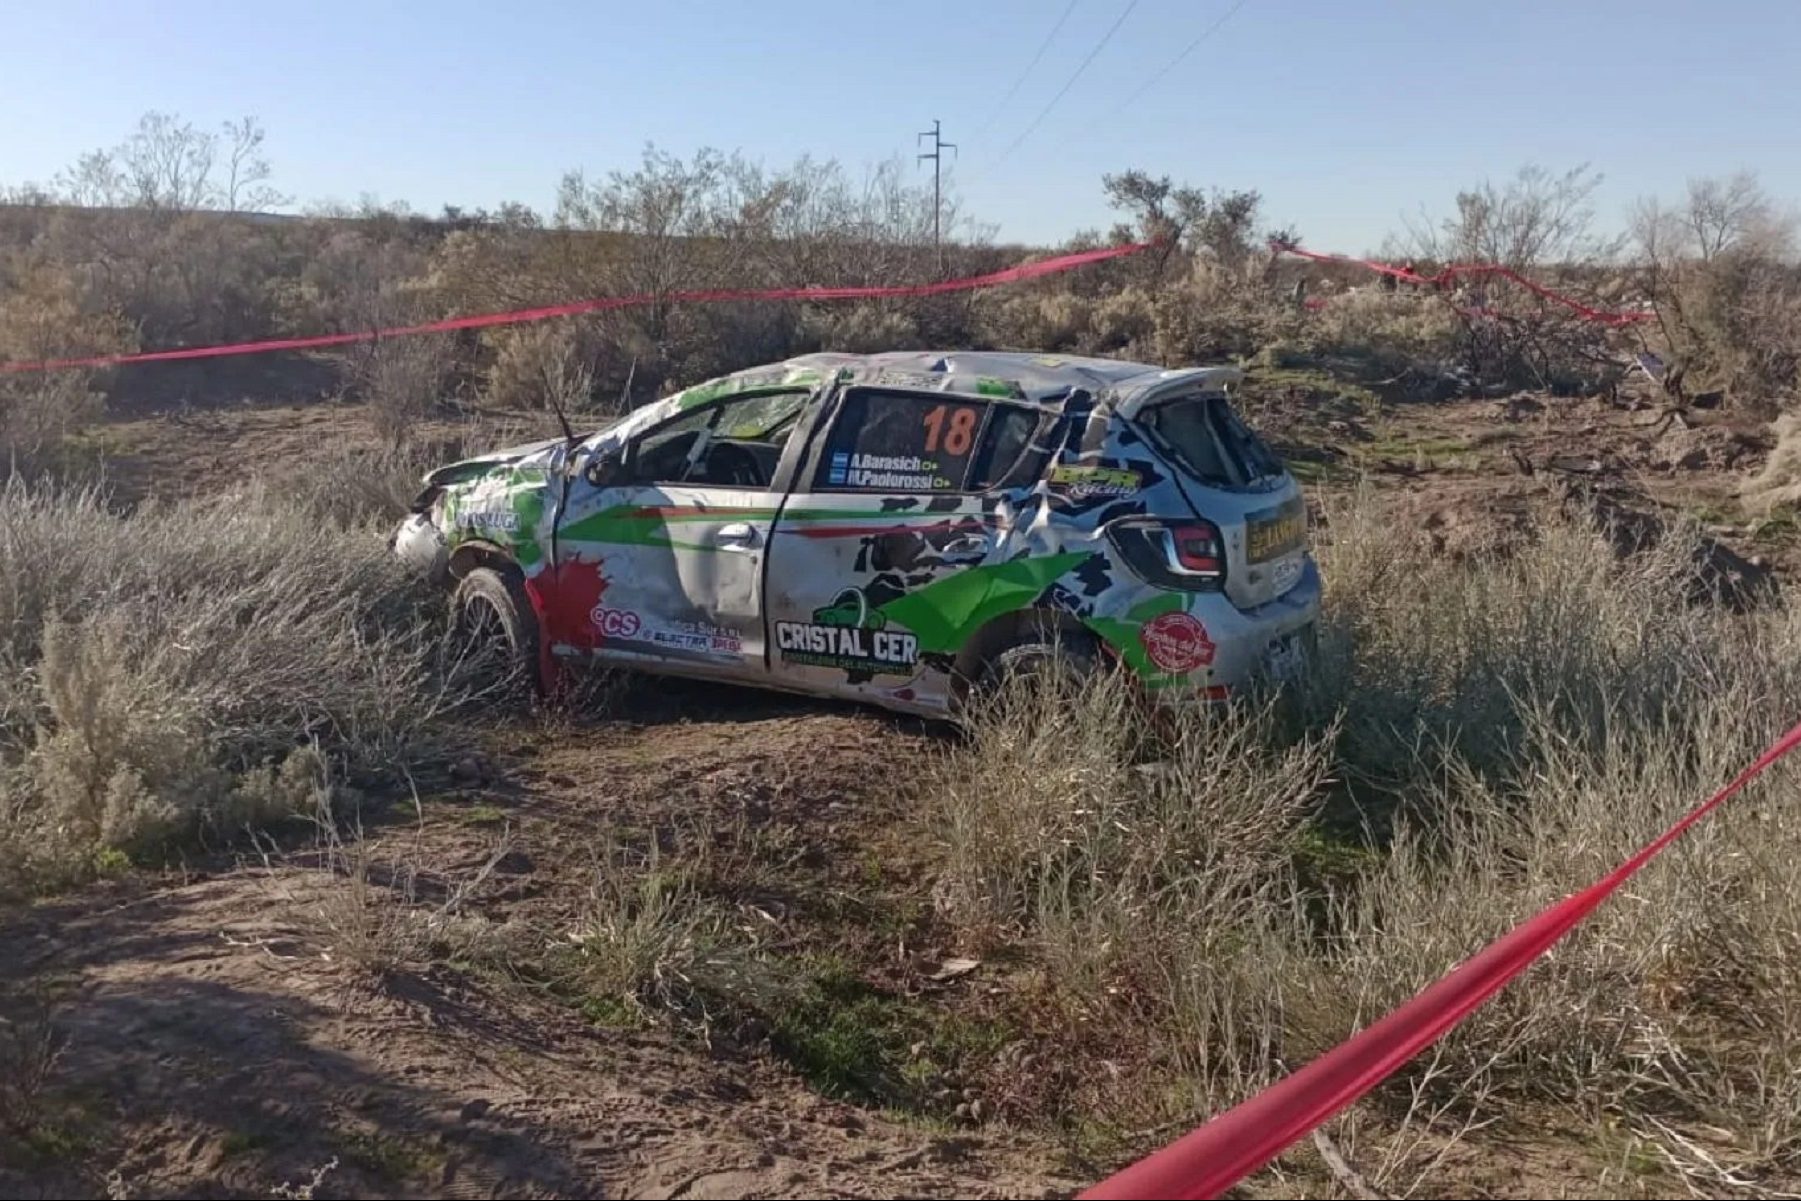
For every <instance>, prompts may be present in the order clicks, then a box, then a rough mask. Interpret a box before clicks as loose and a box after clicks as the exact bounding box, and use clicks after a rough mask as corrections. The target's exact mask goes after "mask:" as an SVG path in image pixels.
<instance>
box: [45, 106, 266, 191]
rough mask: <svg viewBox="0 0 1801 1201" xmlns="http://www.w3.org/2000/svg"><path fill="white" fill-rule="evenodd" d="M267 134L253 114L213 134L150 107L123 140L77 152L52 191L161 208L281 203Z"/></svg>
mask: <svg viewBox="0 0 1801 1201" xmlns="http://www.w3.org/2000/svg"><path fill="white" fill-rule="evenodd" d="M264 136H265V133H264V130H263V127H262V124H261V123H260V122H258V121H257V119H256V118H254V117H244V118H242V119H240V120H237V121H227V122H225V124H224V125H223V126H222V127H221V132H220V133H216V134H215V133H209V132H207V131H206V130H203V129H200V128H199V127H197V126H196V125H194V124H193V123H192V122H191V121H185V120H183V119H182V118H180V117H178V116H176V115H174V114H172V113H162V112H154V111H153V112H148V113H145V114H144V115H143V117H142V118H140V119H139V121H138V127H137V129H135V130H133V131H132V134H131V136H130V137H128V138H126V139H125V140H124V141H123V142H121V143H120V144H119V145H117V146H115V147H113V148H112V149H110V150H93V151H89V152H88V153H87V154H84V155H82V156H81V158H79V159H77V160H76V162H75V165H74V166H73V167H71V168H69V169H68V170H67V171H64V172H62V173H61V174H60V175H58V176H57V177H56V181H55V188H54V190H55V192H56V193H58V194H59V195H60V196H61V198H63V199H64V200H66V201H67V202H68V203H71V204H77V205H82V206H86V207H92V208H137V209H144V210H146V211H150V212H158V213H177V214H179V213H191V212H196V211H198V210H202V209H220V208H223V209H225V210H226V211H229V212H237V211H240V210H241V209H242V208H245V207H252V208H274V207H279V206H281V205H284V204H286V203H288V200H287V198H286V197H284V196H282V195H281V194H280V193H278V192H276V191H275V190H274V189H273V188H271V187H269V185H268V180H269V178H270V176H271V174H272V171H271V169H270V167H269V162H268V160H267V159H266V158H264V157H263V140H264ZM221 154H223V176H224V177H223V179H220V178H219V172H220V167H221Z"/></svg>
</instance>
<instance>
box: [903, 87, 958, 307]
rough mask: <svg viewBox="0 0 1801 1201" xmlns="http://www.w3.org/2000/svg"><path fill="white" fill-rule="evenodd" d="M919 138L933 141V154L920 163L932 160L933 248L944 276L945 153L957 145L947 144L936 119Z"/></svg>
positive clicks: (923, 157) (940, 273) (926, 156)
mask: <svg viewBox="0 0 1801 1201" xmlns="http://www.w3.org/2000/svg"><path fill="white" fill-rule="evenodd" d="M919 137H921V138H931V139H932V153H930V154H921V155H920V156H919V161H920V162H922V163H923V162H925V161H926V160H927V159H930V160H932V248H933V249H934V250H936V251H937V252H938V274H939V275H943V274H944V230H943V228H942V222H943V218H944V152H945V151H946V150H955V149H956V148H957V144H956V143H955V142H947V141H945V140H944V130H943V126H942V123H941V122H940V121H939V120H938V119H937V118H936V117H934V118H933V119H932V128H930V129H928V130H926V131H925V132H924V133H922V134H920V135H919ZM918 144H919V139H918V138H915V139H914V145H916V146H917V145H918Z"/></svg>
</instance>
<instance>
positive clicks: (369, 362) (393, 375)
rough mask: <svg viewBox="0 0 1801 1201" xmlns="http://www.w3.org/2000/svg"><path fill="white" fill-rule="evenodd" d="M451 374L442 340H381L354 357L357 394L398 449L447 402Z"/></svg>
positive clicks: (440, 337)
mask: <svg viewBox="0 0 1801 1201" xmlns="http://www.w3.org/2000/svg"><path fill="white" fill-rule="evenodd" d="M450 369H451V357H450V348H449V346H448V344H447V343H446V342H445V341H444V338H443V336H442V335H436V336H418V335H415V336H412V337H405V338H383V339H381V340H380V341H377V342H373V343H371V344H370V345H369V346H368V347H367V348H366V349H365V350H364V351H363V352H362V353H361V354H359V355H358V356H357V357H356V359H355V378H356V381H357V390H358V392H360V393H361V395H362V399H363V401H364V403H365V404H367V405H368V406H369V413H370V416H371V417H372V418H373V419H374V422H375V429H376V432H377V433H378V434H380V435H381V437H382V438H383V440H384V441H386V442H387V443H388V444H389V445H390V446H400V445H402V444H403V443H405V442H406V441H407V440H408V439H409V438H411V437H412V435H413V434H414V432H415V431H416V429H417V427H418V425H419V423H420V421H421V420H422V419H423V418H425V417H426V416H427V415H429V414H430V413H431V411H432V410H433V409H434V408H436V407H437V406H438V405H439V404H440V403H442V401H443V400H444V386H445V381H446V380H448V379H449V376H450Z"/></svg>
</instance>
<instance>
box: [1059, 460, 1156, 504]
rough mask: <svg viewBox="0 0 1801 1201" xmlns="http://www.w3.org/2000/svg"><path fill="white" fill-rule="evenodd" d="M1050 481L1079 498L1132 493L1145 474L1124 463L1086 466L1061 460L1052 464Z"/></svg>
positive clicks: (1136, 489)
mask: <svg viewBox="0 0 1801 1201" xmlns="http://www.w3.org/2000/svg"><path fill="white" fill-rule="evenodd" d="M1050 484H1051V487H1053V488H1059V489H1062V490H1064V491H1066V492H1068V493H1069V494H1070V496H1072V497H1074V498H1075V499H1076V500H1088V499H1090V498H1091V497H1096V496H1130V495H1132V494H1133V493H1134V492H1136V491H1138V489H1139V488H1140V487H1142V486H1143V484H1144V477H1143V476H1141V475H1139V474H1138V473H1137V472H1136V471H1132V470H1130V469H1129V468H1125V467H1085V466H1082V465H1080V464H1075V463H1060V464H1058V465H1057V466H1055V467H1053V468H1051V474H1050Z"/></svg>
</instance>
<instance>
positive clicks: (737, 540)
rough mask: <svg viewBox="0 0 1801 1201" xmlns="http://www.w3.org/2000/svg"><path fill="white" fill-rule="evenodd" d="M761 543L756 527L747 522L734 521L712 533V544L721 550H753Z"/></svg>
mask: <svg viewBox="0 0 1801 1201" xmlns="http://www.w3.org/2000/svg"><path fill="white" fill-rule="evenodd" d="M761 542H762V539H761V538H760V537H758V536H757V527H756V526H754V525H751V524H750V523H749V522H748V521H734V522H732V523H731V524H730V525H722V526H720V527H719V528H718V529H717V530H715V531H714V532H713V543H714V545H716V546H718V547H719V548H720V549H721V550H755V549H756V548H757V546H758V544H759V543H761Z"/></svg>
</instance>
